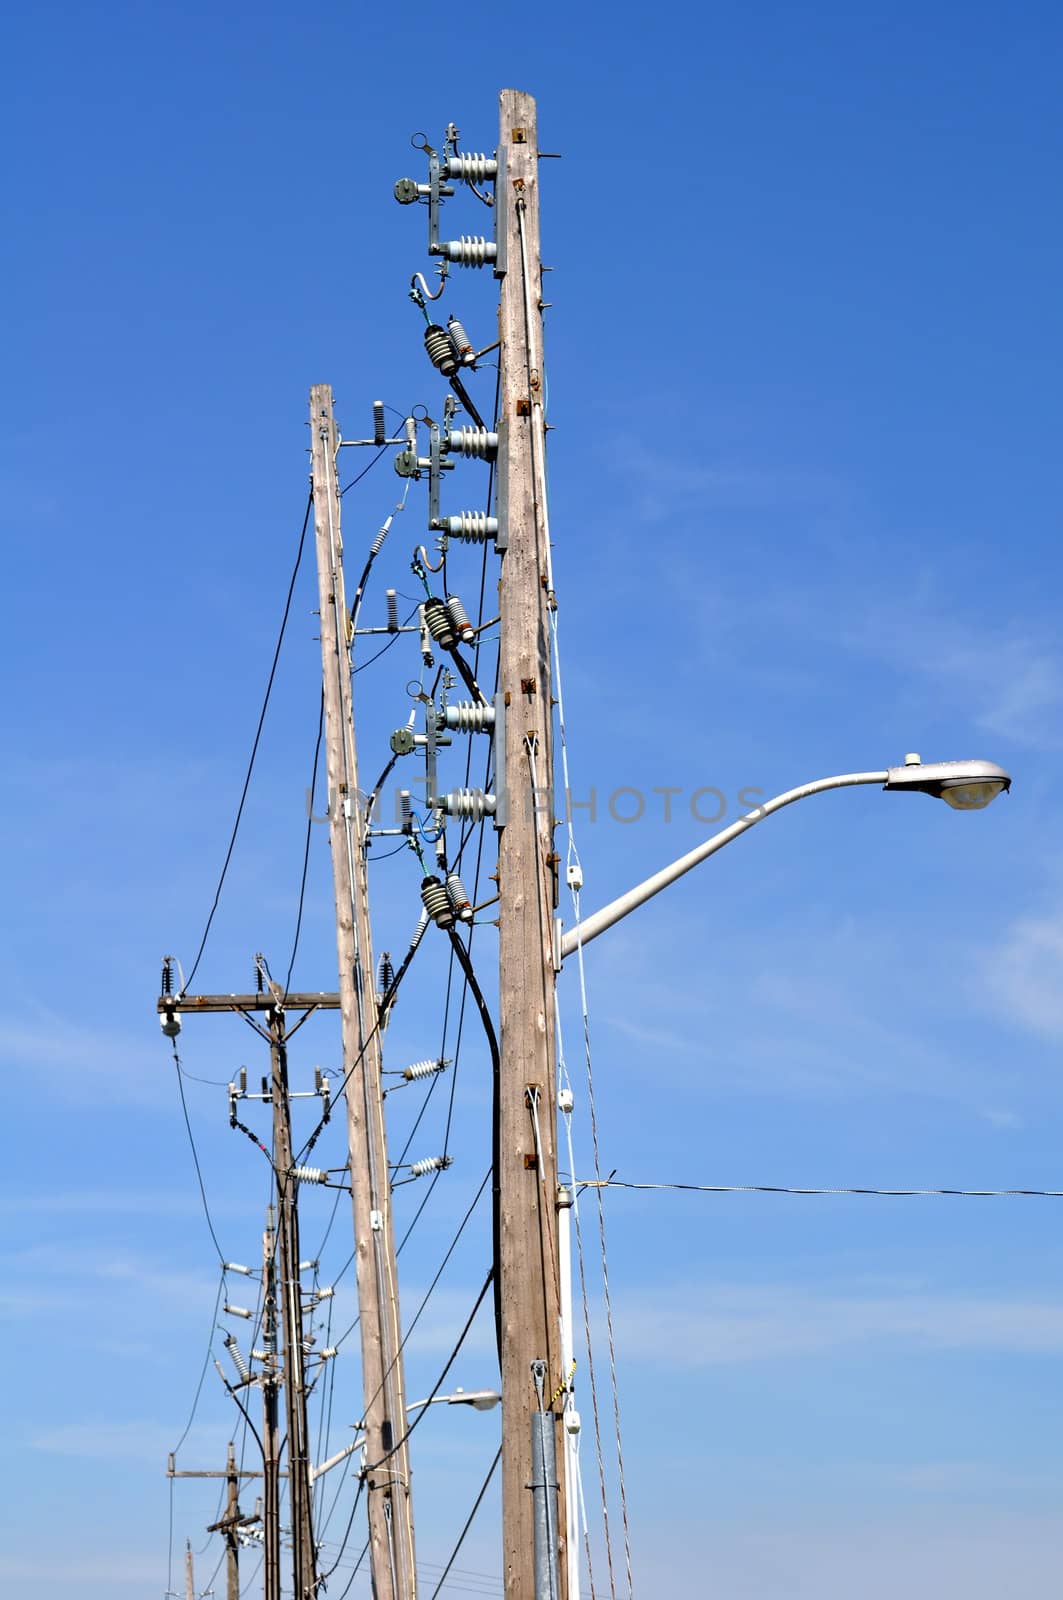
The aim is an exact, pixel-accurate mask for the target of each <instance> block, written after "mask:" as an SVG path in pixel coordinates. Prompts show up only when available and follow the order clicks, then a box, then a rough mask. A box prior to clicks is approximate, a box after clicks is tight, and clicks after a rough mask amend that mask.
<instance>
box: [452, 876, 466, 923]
mask: <svg viewBox="0 0 1063 1600" xmlns="http://www.w3.org/2000/svg"><path fill="white" fill-rule="evenodd" d="M447 894H448V896H449V898H450V903H451V905H452V906H453V907H454V915H455V916H456V917H457V919H458V921H459V922H471V921H472V901H471V900H470V899H469V897H468V895H467V894H466V892H465V885H464V884H463V883H462V881H461V879H460V877H459V876H458V874H457V873H456V872H450V873H448V874H447Z"/></svg>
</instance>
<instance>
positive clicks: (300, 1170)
mask: <svg viewBox="0 0 1063 1600" xmlns="http://www.w3.org/2000/svg"><path fill="white" fill-rule="evenodd" d="M289 1176H290V1177H292V1178H294V1179H295V1180H296V1182H297V1183H328V1173H327V1172H326V1171H325V1170H324V1168H323V1167H293V1168H292V1170H291V1172H290V1174H289Z"/></svg>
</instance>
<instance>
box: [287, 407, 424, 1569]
mask: <svg viewBox="0 0 1063 1600" xmlns="http://www.w3.org/2000/svg"><path fill="white" fill-rule="evenodd" d="M310 441H311V456H312V475H311V482H312V486H313V497H314V528H315V538H316V545H317V571H318V589H319V594H320V616H321V659H322V667H323V672H324V698H325V749H326V757H327V770H328V794H329V804H328V815H329V842H330V845H331V849H332V874H333V883H334V888H335V897H336V946H337V953H338V957H339V994H340V1018H341V1033H342V1041H343V1072H344V1084H345V1093H344V1099H345V1101H346V1105H347V1138H348V1145H349V1149H350V1164H351V1194H352V1199H353V1207H354V1240H355V1252H356V1256H355V1260H356V1268H357V1275H358V1310H359V1313H360V1318H361V1321H360V1331H361V1341H362V1379H363V1385H364V1397H365V1399H364V1404H365V1414H364V1418H363V1427H364V1429H365V1435H366V1454H367V1469H366V1495H367V1502H368V1516H369V1550H370V1560H371V1565H372V1577H373V1594H374V1597H375V1600H414V1597H415V1595H416V1566H415V1561H414V1542H413V1508H412V1504H411V1500H410V1465H409V1451H408V1449H407V1446H406V1429H407V1424H406V1396H405V1384H404V1381H403V1368H402V1350H401V1342H402V1341H401V1332H400V1323H399V1294H398V1276H397V1273H396V1268H395V1236H394V1230H393V1227H392V1215H391V1186H390V1180H389V1174H388V1160H387V1143H386V1139H385V1133H384V1101H383V1095H382V1089H381V1042H380V1031H379V1027H378V1019H377V1003H376V992H375V983H374V974H373V945H372V936H371V931H370V926H369V910H368V893H367V876H366V863H365V850H364V843H365V828H366V824H367V820H368V819H367V818H366V817H365V815H364V811H363V808H362V805H361V803H360V797H359V791H358V766H357V761H356V756H355V741H354V721H353V707H352V698H351V663H350V651H349V647H348V640H347V628H348V612H347V602H346V597H345V592H344V582H343V540H342V538H341V534H340V496H339V488H338V485H337V482H336V451H337V447H338V442H339V441H338V438H337V434H336V423H335V418H334V416H333V409H332V389H331V387H330V386H329V385H328V384H324V383H322V384H315V385H314V387H313V388H312V389H311V391H310Z"/></svg>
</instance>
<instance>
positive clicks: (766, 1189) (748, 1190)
mask: <svg viewBox="0 0 1063 1600" xmlns="http://www.w3.org/2000/svg"><path fill="white" fill-rule="evenodd" d="M576 1185H577V1188H580V1189H677V1190H685V1191H687V1192H689V1193H692V1194H808V1195H832V1194H847V1195H849V1194H864V1195H877V1196H880V1197H883V1198H903V1197H905V1196H912V1195H943V1196H945V1197H947V1198H949V1199H963V1200H1006V1199H1016V1198H1018V1199H1033V1200H1063V1189H873V1188H870V1187H868V1186H864V1185H862V1186H859V1187H858V1186H856V1185H851V1186H846V1185H837V1186H835V1187H834V1188H828V1187H823V1188H816V1187H811V1186H809V1187H800V1186H798V1185H796V1184H786V1183H628V1182H626V1181H625V1180H624V1179H622V1178H601V1179H598V1178H587V1179H582V1178H579V1179H577V1180H576Z"/></svg>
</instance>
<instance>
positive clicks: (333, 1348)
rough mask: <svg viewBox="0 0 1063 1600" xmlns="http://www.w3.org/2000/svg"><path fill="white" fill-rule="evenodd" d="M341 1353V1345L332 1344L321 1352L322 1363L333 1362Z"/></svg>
mask: <svg viewBox="0 0 1063 1600" xmlns="http://www.w3.org/2000/svg"><path fill="white" fill-rule="evenodd" d="M339 1353H340V1352H339V1345H335V1344H330V1345H328V1346H326V1348H325V1349H324V1350H322V1351H321V1359H322V1361H331V1360H332V1359H333V1357H334V1356H338V1355H339Z"/></svg>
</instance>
